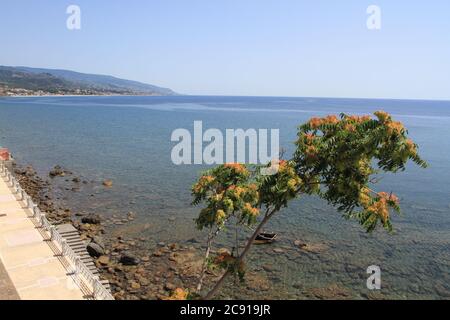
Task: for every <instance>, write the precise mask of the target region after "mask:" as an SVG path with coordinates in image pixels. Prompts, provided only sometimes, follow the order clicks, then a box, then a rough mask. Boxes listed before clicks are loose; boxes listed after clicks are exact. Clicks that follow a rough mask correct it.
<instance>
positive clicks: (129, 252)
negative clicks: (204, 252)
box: [13, 163, 202, 300]
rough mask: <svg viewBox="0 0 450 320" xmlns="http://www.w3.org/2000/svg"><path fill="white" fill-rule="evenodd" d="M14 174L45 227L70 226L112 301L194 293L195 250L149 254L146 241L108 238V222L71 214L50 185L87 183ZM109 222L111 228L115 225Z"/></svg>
mask: <svg viewBox="0 0 450 320" xmlns="http://www.w3.org/2000/svg"><path fill="white" fill-rule="evenodd" d="M13 172H14V175H15V176H16V178H17V179H18V181H19V183H20V184H21V186H22V188H23V189H24V190H25V191H26V192H27V193H28V194H29V195H30V196H31V197H32V198H33V201H34V202H35V203H36V204H37V205H38V206H39V208H40V209H41V211H42V212H45V213H46V215H47V218H48V219H49V221H51V222H52V223H53V224H56V225H58V224H65V223H71V224H72V225H73V226H74V227H75V228H76V229H77V230H78V231H79V232H80V235H81V238H82V239H83V240H84V241H85V242H86V245H87V250H88V252H89V254H90V255H91V256H92V257H93V258H94V259H95V263H96V266H97V268H98V269H99V271H100V274H101V276H102V278H103V279H107V280H108V281H109V282H110V284H111V290H112V293H113V296H114V297H115V298H116V299H117V300H138V299H146V300H148V299H150V300H154V299H166V298H168V297H169V296H170V295H171V293H172V292H173V291H174V290H175V289H176V288H178V287H181V288H187V289H188V290H189V289H190V291H191V292H192V291H193V290H194V288H195V286H196V283H197V279H198V276H199V273H200V271H201V267H202V256H201V254H200V252H199V251H198V249H196V248H194V247H193V246H186V245H182V244H177V243H169V244H166V243H158V246H157V248H156V249H155V250H154V251H149V250H148V249H147V248H146V247H145V245H144V244H145V242H146V241H147V239H145V238H128V237H126V236H124V235H119V236H112V235H110V234H108V233H107V232H106V231H105V227H104V226H103V224H104V223H105V222H107V221H104V220H103V218H102V217H101V216H100V215H98V214H95V213H88V214H86V213H80V212H72V210H71V209H70V208H67V207H65V206H64V204H62V203H60V202H59V201H57V200H55V198H54V196H53V191H54V190H53V186H52V179H56V178H58V177H64V178H65V179H67V180H70V181H71V182H73V183H74V184H80V183H87V182H85V181H82V180H81V179H80V178H78V177H75V176H73V174H72V173H71V172H70V171H68V170H65V169H63V168H61V167H60V166H56V167H55V168H54V169H53V170H51V171H50V172H49V174H48V176H49V179H43V178H42V177H40V176H39V175H38V174H37V173H36V171H35V170H34V168H33V167H32V166H21V165H18V164H17V163H14V164H13ZM111 185H112V182H111V181H105V182H104V183H103V186H104V187H105V188H108V187H111ZM112 219H113V220H112V222H114V221H115V220H116V219H115V218H112ZM133 220H134V214H133V213H132V212H130V213H128V215H127V218H126V219H120V223H121V224H125V223H128V222H131V221H133ZM110 222H111V221H110Z"/></svg>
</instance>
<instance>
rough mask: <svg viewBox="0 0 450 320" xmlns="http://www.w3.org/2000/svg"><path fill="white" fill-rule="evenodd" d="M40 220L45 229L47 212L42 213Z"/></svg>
mask: <svg viewBox="0 0 450 320" xmlns="http://www.w3.org/2000/svg"><path fill="white" fill-rule="evenodd" d="M39 222H40V223H41V228H43V229H45V214H43V213H41V214H40V216H39Z"/></svg>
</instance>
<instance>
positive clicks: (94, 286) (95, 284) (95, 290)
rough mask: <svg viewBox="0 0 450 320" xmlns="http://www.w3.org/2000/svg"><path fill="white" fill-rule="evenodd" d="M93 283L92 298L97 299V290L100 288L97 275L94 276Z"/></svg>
mask: <svg viewBox="0 0 450 320" xmlns="http://www.w3.org/2000/svg"><path fill="white" fill-rule="evenodd" d="M93 283H94V285H93V288H92V289H93V298H94V299H95V300H98V297H99V292H100V290H101V288H100V287H99V286H100V279H99V277H97V276H95V277H94V282H93Z"/></svg>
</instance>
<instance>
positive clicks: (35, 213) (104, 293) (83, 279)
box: [0, 161, 114, 300]
mask: <svg viewBox="0 0 450 320" xmlns="http://www.w3.org/2000/svg"><path fill="white" fill-rule="evenodd" d="M0 176H1V177H2V178H3V179H4V180H5V182H6V183H7V185H8V186H9V187H11V188H12V189H13V191H14V193H15V194H16V195H17V196H18V197H19V200H20V201H23V202H25V204H26V206H27V208H28V209H29V210H30V211H31V212H32V216H29V218H30V219H34V221H35V222H36V223H37V224H38V225H39V227H41V228H42V229H43V230H44V231H45V232H48V233H49V236H50V241H52V242H54V243H55V244H56V245H57V246H58V247H59V249H60V251H61V255H62V256H63V257H64V258H65V259H66V260H67V262H69V264H70V266H71V269H72V270H70V272H71V273H72V275H73V278H74V280H75V282H76V284H77V285H78V286H79V287H81V286H82V285H83V284H84V285H87V286H88V288H90V289H91V290H92V296H93V298H94V299H95V300H114V297H113V296H112V295H111V293H110V292H109V291H108V290H107V289H106V288H105V286H104V285H103V284H102V283H101V282H100V279H99V277H98V276H95V275H94V274H93V273H92V271H91V270H89V268H88V267H87V266H86V264H85V263H84V262H83V261H82V260H81V258H80V256H79V255H77V254H76V253H75V252H74V251H73V250H72V248H71V247H70V246H69V245H68V243H67V240H66V239H64V238H63V237H62V236H61V234H60V233H59V232H58V231H57V230H56V227H55V226H54V225H52V224H51V223H50V222H49V221H48V220H47V217H46V216H45V214H44V213H42V212H41V210H40V209H39V208H38V206H37V205H36V204H34V202H33V200H32V199H31V197H30V196H29V195H28V194H27V193H26V192H25V191H24V190H23V189H22V187H21V186H20V184H19V182H18V181H17V179H16V178H15V177H14V176H13V175H12V174H11V172H9V170H8V168H7V167H6V166H5V163H4V161H0Z"/></svg>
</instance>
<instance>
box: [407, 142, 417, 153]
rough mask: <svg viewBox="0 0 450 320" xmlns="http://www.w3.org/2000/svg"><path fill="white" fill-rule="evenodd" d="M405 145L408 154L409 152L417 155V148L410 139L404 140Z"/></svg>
mask: <svg viewBox="0 0 450 320" xmlns="http://www.w3.org/2000/svg"><path fill="white" fill-rule="evenodd" d="M405 144H406V149H407V150H408V151H409V152H411V153H413V154H415V153H417V146H416V144H415V143H414V142H413V141H412V140H411V139H408V140H406V142H405Z"/></svg>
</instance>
